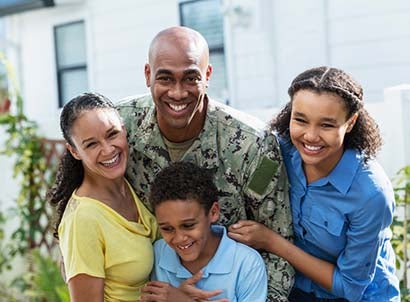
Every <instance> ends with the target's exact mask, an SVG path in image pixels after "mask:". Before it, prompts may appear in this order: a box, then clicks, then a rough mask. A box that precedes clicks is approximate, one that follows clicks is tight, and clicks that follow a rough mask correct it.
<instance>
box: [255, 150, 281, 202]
mask: <svg viewBox="0 0 410 302" xmlns="http://www.w3.org/2000/svg"><path fill="white" fill-rule="evenodd" d="M277 169H278V163H277V162H275V161H273V160H271V159H269V158H267V157H266V156H264V157H263V158H262V160H261V161H260V162H259V165H258V167H257V168H256V170H255V172H254V173H253V175H252V176H251V180H250V181H249V185H248V189H250V190H252V191H254V192H255V193H257V194H259V195H262V194H263V193H265V190H266V188H267V187H268V184H269V182H270V181H271V180H272V178H273V176H274V175H275V174H276V171H277Z"/></svg>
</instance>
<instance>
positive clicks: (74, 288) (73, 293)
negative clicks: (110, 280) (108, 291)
mask: <svg viewBox="0 0 410 302" xmlns="http://www.w3.org/2000/svg"><path fill="white" fill-rule="evenodd" d="M68 289H69V291H70V301H71V302H82V301H87V302H103V301H104V279H102V278H96V277H91V276H89V275H86V274H79V275H77V276H75V277H73V278H71V279H70V280H69V281H68Z"/></svg>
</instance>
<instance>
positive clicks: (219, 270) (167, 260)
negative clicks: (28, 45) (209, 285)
mask: <svg viewBox="0 0 410 302" xmlns="http://www.w3.org/2000/svg"><path fill="white" fill-rule="evenodd" d="M211 228H212V231H213V232H214V233H216V234H218V235H219V236H222V238H221V241H220V242H219V246H218V248H217V250H216V253H215V255H214V256H213V257H212V259H211V260H210V261H209V262H208V264H207V265H206V266H205V267H204V268H203V269H202V270H203V275H202V278H208V276H209V275H210V274H229V273H230V272H231V271H232V268H233V265H234V258H235V257H234V255H235V252H236V242H235V241H233V240H232V239H230V238H229V237H228V236H227V234H226V229H225V227H223V226H219V225H212V226H211ZM162 253H163V254H162V255H161V259H160V260H159V266H160V267H161V268H162V269H164V270H167V271H169V272H171V273H173V274H175V275H176V277H177V278H181V279H187V278H190V277H192V274H191V273H190V272H189V271H188V270H187V269H186V268H185V267H184V266H183V265H182V264H181V261H180V259H179V256H178V254H177V253H176V252H175V251H174V250H173V249H172V248H171V247H170V246H169V245H168V244H167V245H166V247H165V249H163V250H162ZM227 255H229V256H227Z"/></svg>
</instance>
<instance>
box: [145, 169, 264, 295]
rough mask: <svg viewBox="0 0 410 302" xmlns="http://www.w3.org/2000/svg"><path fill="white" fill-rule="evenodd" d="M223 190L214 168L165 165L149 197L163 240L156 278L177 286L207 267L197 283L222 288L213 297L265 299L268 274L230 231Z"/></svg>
mask: <svg viewBox="0 0 410 302" xmlns="http://www.w3.org/2000/svg"><path fill="white" fill-rule="evenodd" d="M217 200H218V191H217V189H216V187H215V185H214V183H213V175H212V174H211V173H210V172H209V170H206V169H203V168H200V167H198V166H196V165H195V164H192V163H188V162H177V163H174V164H172V165H171V166H169V167H167V168H165V169H163V170H162V171H161V172H160V173H159V174H158V175H157V177H156V179H155V180H154V182H153V183H152V185H151V195H150V201H151V203H152V206H153V209H154V210H155V216H156V218H157V221H158V225H159V228H160V232H161V235H162V237H163V239H161V240H159V241H157V242H156V243H155V245H154V251H155V267H154V271H153V273H152V279H153V280H158V281H163V282H168V283H170V284H171V285H173V286H175V287H178V286H179V285H180V284H181V283H182V282H184V281H185V280H186V279H188V278H191V277H192V276H193V275H194V274H196V273H197V272H199V271H200V270H201V271H202V273H203V274H202V278H201V279H200V280H199V281H198V282H197V283H196V286H197V287H198V288H200V289H202V290H206V291H212V290H216V289H220V290H222V293H220V294H219V295H218V296H215V297H213V298H212V299H223V298H227V299H228V300H229V301H230V302H235V301H237V302H241V301H247V302H249V301H252V302H259V301H260V302H265V301H266V295H267V276H266V269H265V264H264V262H263V260H262V257H261V256H260V255H259V253H258V252H257V251H255V250H254V249H252V248H250V247H248V246H246V245H244V244H241V243H238V242H236V241H234V240H232V239H230V238H229V237H227V235H226V229H225V228H224V227H223V226H218V225H214V223H215V222H217V221H218V218H219V205H218V201H217Z"/></svg>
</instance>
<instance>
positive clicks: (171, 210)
mask: <svg viewBox="0 0 410 302" xmlns="http://www.w3.org/2000/svg"><path fill="white" fill-rule="evenodd" d="M201 212H204V213H205V210H204V209H203V208H202V207H201V205H200V203H199V202H198V201H197V200H191V199H188V200H179V199H176V200H166V201H163V202H161V203H160V204H159V205H157V206H156V207H155V215H156V217H157V220H158V222H159V223H161V222H162V221H171V220H172V221H178V220H184V219H193V218H198V216H199V214H200V213H201Z"/></svg>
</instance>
